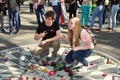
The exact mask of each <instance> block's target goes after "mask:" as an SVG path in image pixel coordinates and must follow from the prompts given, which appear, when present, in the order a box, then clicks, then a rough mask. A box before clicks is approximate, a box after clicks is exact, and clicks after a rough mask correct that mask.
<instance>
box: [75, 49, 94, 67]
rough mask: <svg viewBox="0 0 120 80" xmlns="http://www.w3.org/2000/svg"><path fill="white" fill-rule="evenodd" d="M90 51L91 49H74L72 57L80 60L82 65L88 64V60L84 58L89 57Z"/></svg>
mask: <svg viewBox="0 0 120 80" xmlns="http://www.w3.org/2000/svg"><path fill="white" fill-rule="evenodd" d="M91 53H92V49H88V50H79V51H74V54H73V59H75V60H77V61H80V62H81V63H82V64H83V66H88V61H87V60H86V59H85V58H87V57H89V56H90V55H91Z"/></svg>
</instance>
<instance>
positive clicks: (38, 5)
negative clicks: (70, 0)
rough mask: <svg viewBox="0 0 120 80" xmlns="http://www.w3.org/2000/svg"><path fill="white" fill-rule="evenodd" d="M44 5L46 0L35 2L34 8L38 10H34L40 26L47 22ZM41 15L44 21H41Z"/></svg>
mask: <svg viewBox="0 0 120 80" xmlns="http://www.w3.org/2000/svg"><path fill="white" fill-rule="evenodd" d="M44 3H45V0H34V4H33V8H34V7H35V6H36V8H34V9H35V14H36V18H37V23H38V26H39V25H40V24H41V22H44V20H45V9H44ZM40 15H41V18H42V21H41V19H40Z"/></svg>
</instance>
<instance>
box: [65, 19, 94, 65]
mask: <svg viewBox="0 0 120 80" xmlns="http://www.w3.org/2000/svg"><path fill="white" fill-rule="evenodd" d="M68 39H69V42H70V46H71V51H70V52H69V53H68V54H67V56H66V58H65V61H66V62H67V66H68V65H71V64H73V63H74V61H77V62H81V63H82V64H83V67H87V66H88V65H89V64H88V61H87V60H86V58H87V57H89V56H90V55H91V53H92V51H93V48H94V45H93V43H92V38H91V36H90V34H89V33H88V32H87V31H86V30H85V29H83V28H82V26H81V23H80V19H79V18H77V17H74V18H71V19H70V21H69V23H68Z"/></svg>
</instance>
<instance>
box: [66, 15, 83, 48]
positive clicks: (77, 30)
mask: <svg viewBox="0 0 120 80" xmlns="http://www.w3.org/2000/svg"><path fill="white" fill-rule="evenodd" d="M71 19H72V20H74V21H75V27H74V28H75V29H74V34H75V43H73V31H72V30H70V29H68V39H69V41H70V45H71V47H73V44H75V46H79V45H80V42H79V39H80V32H81V30H82V27H81V22H80V19H79V18H77V17H73V18H71Z"/></svg>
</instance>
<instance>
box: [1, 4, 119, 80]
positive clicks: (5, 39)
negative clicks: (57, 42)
mask: <svg viewBox="0 0 120 80" xmlns="http://www.w3.org/2000/svg"><path fill="white" fill-rule="evenodd" d="M45 9H46V11H47V10H50V9H52V8H51V7H48V6H45ZM20 16H21V22H22V23H21V24H22V26H21V31H20V34H19V35H16V34H13V35H12V36H10V35H9V34H4V33H0V36H1V37H0V51H3V50H6V49H9V48H14V47H21V46H24V45H32V44H38V43H39V41H38V42H36V41H34V38H33V37H34V34H35V30H36V27H37V23H36V16H35V14H30V13H29V9H28V3H27V2H25V4H24V5H23V6H22V7H21V15H20ZM80 16H81V14H78V17H80ZM67 17H68V14H67ZM95 25H97V24H95ZM107 25H108V21H107V19H106V24H105V25H103V26H104V27H103V31H102V32H95V35H96V38H97V41H98V45H97V47H96V48H95V51H97V52H98V53H104V54H107V55H109V56H112V57H113V58H115V59H117V60H118V61H119V60H120V57H119V56H120V53H119V52H120V44H119V40H120V25H119V24H117V28H116V32H114V33H108V32H106V29H105V28H106V27H107ZM5 26H6V27H7V26H8V17H7V16H6V17H5ZM63 28H64V27H63ZM62 43H65V42H62ZM25 47H26V46H25ZM15 49H16V48H15ZM11 50H12V49H11ZM13 50H14V49H13ZM5 52H6V51H5ZM23 53H24V52H23ZM25 53H26V52H25ZM15 60H16V59H15ZM88 60H89V62H91V63H93V64H94V65H95V66H93V67H92V68H90V69H89V70H90V71H89V72H86V73H81V72H76V71H75V75H74V76H73V78H74V79H73V80H112V76H113V75H117V74H116V73H117V67H118V65H117V64H116V63H115V64H106V63H105V62H106V58H104V57H103V56H101V55H96V54H95V53H94V54H93V55H92V56H91V57H90V58H88ZM1 65H2V64H0V66H1ZM0 69H1V70H2V68H0ZM20 69H21V68H20ZM0 74H2V72H1V71H0ZM0 80H1V79H0Z"/></svg>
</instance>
